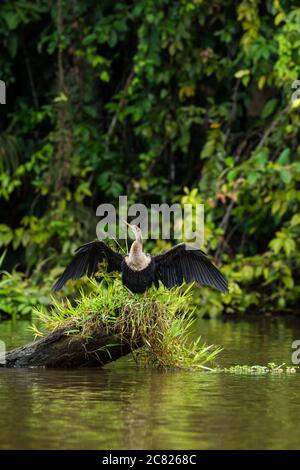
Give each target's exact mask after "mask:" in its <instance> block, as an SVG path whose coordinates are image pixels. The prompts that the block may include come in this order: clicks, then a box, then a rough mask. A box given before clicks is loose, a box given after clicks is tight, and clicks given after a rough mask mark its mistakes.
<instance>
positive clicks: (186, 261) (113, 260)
mask: <svg viewBox="0 0 300 470" xmlns="http://www.w3.org/2000/svg"><path fill="white" fill-rule="evenodd" d="M126 224H127V222H126ZM127 225H128V226H129V227H130V228H131V229H132V231H133V233H134V235H135V241H134V242H133V243H132V245H131V248H130V251H129V254H128V255H125V256H124V255H121V254H120V253H117V252H115V251H114V250H112V249H111V248H110V247H109V246H107V245H106V244H105V243H104V242H102V241H99V240H95V241H92V242H90V243H86V244H85V245H82V246H81V247H79V248H77V250H76V254H75V256H74V258H73V259H72V261H71V262H70V264H69V265H68V266H67V268H66V269H65V271H64V272H63V274H62V276H61V277H60V278H59V279H58V281H57V282H56V283H55V284H54V286H53V288H52V290H53V291H54V292H55V291H58V290H60V289H61V288H62V287H63V286H64V285H65V283H66V282H67V281H68V280H69V279H73V280H75V279H79V278H80V277H82V276H84V274H87V275H88V276H92V275H94V274H96V272H97V271H98V263H99V262H100V261H103V260H104V259H106V260H107V271H108V272H112V271H119V272H121V273H122V281H123V284H124V285H125V286H126V287H127V288H128V289H130V290H131V291H132V292H137V293H143V292H145V291H146V290H147V289H149V287H151V285H152V284H154V285H155V286H156V287H158V285H159V281H161V282H162V283H163V284H164V286H165V287H167V288H171V287H173V286H178V285H181V284H182V283H183V282H186V283H187V284H189V283H191V282H193V281H196V282H198V283H199V284H202V285H203V286H214V287H216V288H217V289H218V290H219V291H221V292H223V293H226V292H228V282H227V280H226V279H225V277H224V276H223V275H222V274H221V273H220V271H219V270H218V269H217V268H216V267H215V266H214V265H213V264H212V263H211V262H210V261H209V259H208V257H207V255H206V254H205V253H203V251H201V250H194V249H190V250H188V249H187V247H186V245H185V243H180V244H179V245H176V246H174V247H173V248H171V249H170V250H168V251H166V252H165V253H161V254H159V255H156V256H152V255H150V254H145V253H144V252H143V243H142V232H141V229H140V228H139V227H138V226H137V225H131V224H127Z"/></svg>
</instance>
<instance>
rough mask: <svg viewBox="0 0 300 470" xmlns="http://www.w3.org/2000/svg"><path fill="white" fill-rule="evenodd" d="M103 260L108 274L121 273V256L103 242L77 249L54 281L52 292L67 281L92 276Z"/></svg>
mask: <svg viewBox="0 0 300 470" xmlns="http://www.w3.org/2000/svg"><path fill="white" fill-rule="evenodd" d="M104 259H106V260H107V270H108V271H109V272H111V271H121V263H122V260H123V257H122V255H120V254H119V253H117V252H115V251H114V250H112V249H111V248H110V247H109V246H107V245H106V244H105V243H104V242H101V241H98V240H95V241H93V242H90V243H86V244H85V245H82V246H81V247H79V248H77V250H76V254H75V256H74V258H73V259H72V261H71V262H70V264H69V265H68V266H67V267H66V269H65V270H64V272H63V273H62V275H61V277H60V278H59V279H58V280H57V281H56V283H55V284H54V286H53V287H52V291H53V292H56V291H58V290H60V289H61V288H62V287H63V286H64V285H65V284H66V282H67V281H68V280H69V279H73V280H75V279H79V278H80V277H82V276H84V274H87V275H88V276H92V275H93V274H95V273H96V272H97V270H98V264H99V262H100V261H103V260H104Z"/></svg>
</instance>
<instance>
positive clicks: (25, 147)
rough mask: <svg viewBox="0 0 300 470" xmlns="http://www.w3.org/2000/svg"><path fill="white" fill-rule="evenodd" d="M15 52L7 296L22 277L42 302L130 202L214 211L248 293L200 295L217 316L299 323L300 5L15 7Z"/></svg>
mask: <svg viewBox="0 0 300 470" xmlns="http://www.w3.org/2000/svg"><path fill="white" fill-rule="evenodd" d="M0 44H1V56H0V79H2V80H4V81H5V82H6V84H7V104H6V105H1V106H0V112H1V122H0V170H1V175H0V197H1V202H0V204H1V213H2V223H1V225H0V245H1V247H2V248H3V249H7V254H6V257H5V260H4V265H3V266H4V268H5V269H7V270H8V271H12V270H13V269H16V270H17V271H21V272H24V273H25V277H24V276H21V275H20V274H14V275H13V276H17V277H15V279H16V280H15V281H13V280H11V278H9V277H8V274H4V275H3V278H2V281H0V289H1V295H2V296H3V295H4V296H6V297H8V298H11V297H12V298H13V299H18V298H19V297H22V296H18V292H17V289H19V288H20V282H19V281H18V279H19V277H18V276H21V278H22V282H24V283H25V284H28V285H29V286H30V288H31V291H32V290H34V289H35V290H36V293H35V294H33V293H32V292H31V291H29V292H30V293H29V294H25V297H26V296H27V295H30V296H32V298H33V299H36V302H39V301H40V300H39V297H40V286H41V285H44V286H47V288H48V292H49V290H50V285H51V280H52V279H53V278H54V276H55V275H56V274H57V273H58V272H59V266H63V265H64V264H65V263H66V262H67V261H68V260H69V258H70V256H71V253H72V252H73V250H74V248H75V247H77V246H78V244H80V243H81V242H85V241H88V240H89V239H91V238H94V236H95V224H96V222H97V220H96V217H95V209H96V207H97V206H98V205H99V204H100V203H102V202H112V203H115V202H116V201H117V198H118V196H119V195H121V194H127V195H128V196H129V202H134V201H139V202H143V203H146V204H150V203H153V202H158V203H160V202H164V201H165V202H174V201H181V202H182V203H184V202H186V201H190V202H192V203H194V204H195V203H197V202H204V204H205V221H206V240H205V244H206V246H205V248H206V249H207V250H208V251H209V252H210V254H212V255H215V257H216V259H217V260H218V261H219V262H221V264H222V265H223V266H224V268H222V269H223V270H224V273H225V274H226V275H227V276H228V278H229V279H230V280H231V281H232V289H231V293H230V294H228V295H226V296H221V295H220V294H219V293H217V292H215V291H214V292H213V293H212V290H210V289H201V291H197V292H200V295H199V294H195V301H196V302H197V303H198V304H199V305H200V306H201V308H200V312H201V313H202V314H203V313H209V314H217V313H220V312H228V313H233V312H244V311H254V310H255V311H256V310H257V311H290V310H293V311H296V310H297V304H299V298H300V285H299V267H300V247H299V238H300V215H299V207H300V202H299V201H300V195H299V191H298V189H299V181H300V160H299V156H300V146H299V145H298V136H299V109H300V108H299V101H294V102H292V93H294V92H295V90H293V89H292V83H293V81H294V80H296V79H298V78H300V52H299V51H300V47H299V46H300V8H298V2H297V1H295V0H294V1H293V0H267V1H265V2H260V1H259V0H238V1H236V2H225V1H222V0H181V1H179V0H178V1H171V0H155V1H154V0H136V1H135V2H125V1H123V0H118V1H115V2H111V1H105V0H104V1H102V2H96V1H93V0H86V1H84V2H79V1H78V0H72V1H66V0H54V1H53V2H49V1H48V0H39V1H33V0H15V1H2V2H1V4H0ZM165 246H166V243H162V242H161V243H157V244H156V246H154V244H153V243H149V244H148V246H147V248H148V249H154V250H158V249H162V248H164V247H165ZM61 254H62V255H61ZM15 272H16V271H15ZM30 276H31V279H32V280H31V281H28V277H30ZM8 281H10V282H8ZM44 289H45V287H44ZM46 294H47V293H46ZM44 301H46V300H45V299H44ZM13 302H15V300H13ZM16 302H18V301H17V300H16ZM20 302H21V304H22V302H23V301H22V300H20ZM2 304H3V305H2ZM4 304H5V302H1V310H3V311H7V312H8V313H10V309H11V307H10V306H8V307H7V308H6V307H5V305H4ZM25 304H26V303H25ZM20 311H23V304H22V305H21V307H20Z"/></svg>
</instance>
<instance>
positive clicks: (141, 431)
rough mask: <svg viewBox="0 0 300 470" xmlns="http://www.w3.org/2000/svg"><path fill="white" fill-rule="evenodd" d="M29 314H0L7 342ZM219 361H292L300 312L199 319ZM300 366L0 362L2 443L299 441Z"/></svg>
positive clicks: (1, 335)
mask: <svg viewBox="0 0 300 470" xmlns="http://www.w3.org/2000/svg"><path fill="white" fill-rule="evenodd" d="M28 325H29V323H28V322H24V321H19V322H17V323H14V324H13V323H11V322H2V323H0V339H2V340H5V341H6V343H7V346H8V348H11V347H14V346H16V345H20V344H23V343H26V342H27V341H28V340H30V339H31V337H32V334H31V333H30V331H28ZM196 333H201V334H202V336H203V337H204V338H205V339H206V340H207V342H208V343H215V344H220V345H222V346H223V347H224V351H223V352H222V353H221V355H220V358H219V360H218V362H219V364H220V365H223V366H227V365H230V364H250V365H252V364H262V365H265V364H267V363H268V362H276V363H283V362H286V363H290V362H291V352H292V350H291V343H292V341H293V340H294V339H300V321H299V320H297V321H296V320H286V321H283V320H282V319H275V320H272V319H259V320H255V321H238V322H233V321H230V322H223V321H220V320H206V321H205V320H200V321H199V322H198V325H197V332H196V331H195V334H196ZM299 386H300V374H292V375H287V374H281V375H265V376H239V375H231V374H225V373H220V374H211V373H202V372H182V371H173V372H170V371H168V372H163V371H158V370H151V369H143V368H137V367H136V366H135V365H134V364H133V363H131V362H130V361H128V360H121V361H118V362H116V363H115V364H111V365H109V366H108V367H106V368H104V369H100V368H99V369H89V370H84V369H82V370H41V369H21V370H20V369H19V370H18V369H10V370H6V369H0V448H2V449H20V448H22V449H192V448H196V449H255V448H258V449H276V448H278V449H296V448H300V433H299V426H300V403H299Z"/></svg>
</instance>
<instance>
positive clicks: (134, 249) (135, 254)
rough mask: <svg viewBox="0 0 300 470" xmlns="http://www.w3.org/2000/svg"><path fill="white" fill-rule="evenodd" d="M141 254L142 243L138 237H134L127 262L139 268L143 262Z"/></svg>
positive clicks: (142, 254)
mask: <svg viewBox="0 0 300 470" xmlns="http://www.w3.org/2000/svg"><path fill="white" fill-rule="evenodd" d="M144 257H145V255H144V253H143V242H142V237H141V236H140V235H136V238H135V240H134V242H133V244H132V245H131V247H130V250H129V261H130V263H132V264H133V265H136V266H139V265H140V264H141V263H142V262H143V260H144Z"/></svg>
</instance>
